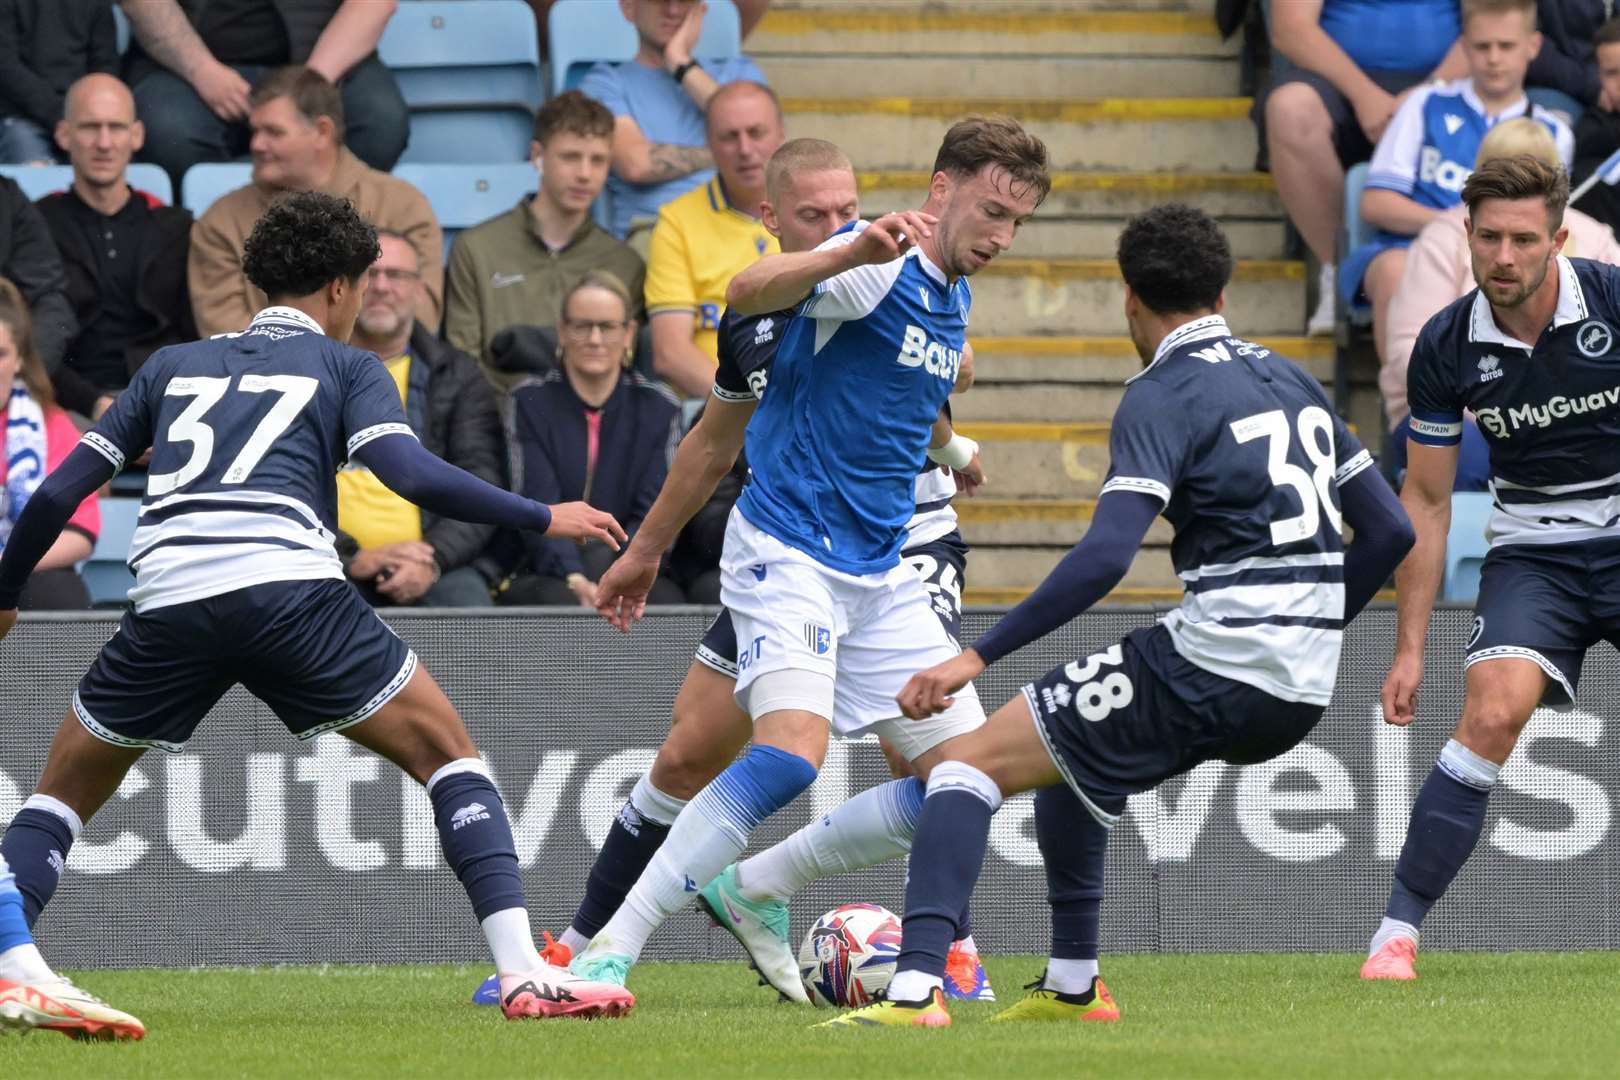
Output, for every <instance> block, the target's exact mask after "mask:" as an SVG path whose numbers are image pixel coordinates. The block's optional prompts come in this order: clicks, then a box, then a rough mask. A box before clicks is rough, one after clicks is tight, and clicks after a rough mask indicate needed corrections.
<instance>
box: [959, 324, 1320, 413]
mask: <svg viewBox="0 0 1620 1080" xmlns="http://www.w3.org/2000/svg"><path fill="white" fill-rule="evenodd" d="M1235 329H1237V331H1238V333H1239V334H1242V333H1245V331H1244V330H1243V329H1241V328H1235ZM971 341H972V343H973V369H974V376H975V378H976V380H977V382H976V384H975V388H974V390H973V391H972V392H970V393H969V394H968V395H967V396H968V397H970V398H971V397H972V396H973V394H974V393H977V392H978V390H979V389H982V388H984V387H987V386H994V385H999V384H1007V383H1013V384H1016V383H1114V384H1118V383H1123V382H1124V381H1125V380H1126V379H1128V378H1130V377H1131V376H1132V375H1134V374H1136V373H1137V372H1138V371H1140V370H1141V369H1142V361H1141V360H1140V359H1138V357H1137V355H1136V346H1134V345H1132V344H1131V339H1130V338H1127V337H1057V336H1054V337H1028V336H1017V337H989V336H984V337H980V336H972V337H971ZM1259 344H1261V345H1264V346H1265V347H1266V348H1268V349H1272V350H1274V351H1276V352H1279V353H1281V354H1282V355H1284V356H1286V357H1288V358H1289V359H1290V360H1293V361H1295V362H1296V363H1299V364H1301V365H1303V366H1304V367H1305V370H1307V371H1309V372H1310V373H1311V375H1312V376H1314V377H1315V378H1316V379H1317V381H1318V382H1321V383H1323V384H1327V383H1330V382H1331V381H1332V379H1333V339H1332V338H1306V337H1263V338H1261V339H1260V340H1259ZM953 400H954V401H962V400H964V399H962V398H956V399H953ZM1075 419H1079V418H1078V417H1076V418H1075Z"/></svg>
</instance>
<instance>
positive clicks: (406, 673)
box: [296, 651, 416, 742]
mask: <svg viewBox="0 0 1620 1080" xmlns="http://www.w3.org/2000/svg"><path fill="white" fill-rule="evenodd" d="M415 674H416V653H414V652H410V651H407V652H406V653H405V662H404V663H403V664H401V665H400V666H399V670H398V671H397V672H395V673H394V677H393V678H392V679H390V680H388V685H387V686H385V687H383V688H382V689H381V690H379V691H377V693H376V694H374V695H373V696H372V698H371V700H370V701H368V702H366V703H365V704H364V705H362V706H360V707H359V708H358V709H356V710H355V711H354V712H352V713H350V714H349V715H348V716H345V717H343V718H342V719H339V720H329V721H327V722H326V723H324V724H320V725H318V726H316V727H312V728H310V729H309V730H308V731H305V732H301V733H300V734H299V735H297V736H296V738H297V739H298V741H299V742H308V741H309V740H310V739H313V738H315V737H316V736H317V735H325V734H326V733H327V732H329V731H342V730H343V729H344V728H346V727H353V726H354V725H356V724H358V723H359V722H360V721H362V720H365V719H367V718H368V717H370V716H371V715H372V714H373V713H375V712H376V711H377V710H378V709H380V708H382V707H383V706H384V705H386V704H388V703H389V702H390V701H392V700H393V699H394V697H395V695H397V694H398V693H399V692H400V691H401V690H403V689H405V684H406V683H408V682H410V681H411V676H412V675H415Z"/></svg>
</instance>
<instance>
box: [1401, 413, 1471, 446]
mask: <svg viewBox="0 0 1620 1080" xmlns="http://www.w3.org/2000/svg"><path fill="white" fill-rule="evenodd" d="M1462 430H1463V419H1462V414H1461V413H1450V414H1447V413H1420V412H1417V411H1416V410H1414V411H1413V412H1412V422H1411V431H1412V440H1413V441H1414V442H1419V443H1422V444H1423V445H1424V446H1456V445H1457V444H1458V443H1460V442H1462Z"/></svg>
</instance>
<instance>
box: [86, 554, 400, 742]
mask: <svg viewBox="0 0 1620 1080" xmlns="http://www.w3.org/2000/svg"><path fill="white" fill-rule="evenodd" d="M415 671H416V654H415V653H413V652H411V650H410V649H409V648H408V647H407V646H406V644H405V643H404V642H403V641H401V640H400V639H399V637H398V635H396V634H395V633H394V632H393V631H392V630H390V629H389V628H388V624H387V623H385V622H383V621H382V619H380V618H378V617H377V613H376V612H375V611H373V610H372V609H371V607H370V605H368V604H367V603H366V602H365V601H364V600H362V599H360V594H359V593H357V592H356V591H355V589H354V586H352V585H350V584H349V583H348V582H346V581H338V580H335V579H322V580H319V581H274V582H267V583H265V584H262V585H250V586H248V587H247V588H245V589H237V590H235V591H233V592H228V593H222V594H221V595H219V596H210V597H206V598H204V599H202V600H193V601H191V602H190V603H186V604H174V605H172V606H170V607H162V608H158V609H157V610H155V611H148V612H146V613H145V614H144V615H143V614H138V613H136V612H134V611H131V612H128V613H126V614H125V615H124V618H123V621H122V622H120V623H119V624H118V632H117V633H115V634H114V635H113V636H112V640H110V641H108V642H107V644H105V645H103V646H102V647H101V652H100V653H99V654H98V655H97V656H96V659H95V662H94V663H92V664H91V665H90V670H89V671H87V672H86V673H85V676H84V678H83V679H82V680H80V682H79V690H78V692H77V693H76V694H74V695H73V711H74V712H75V713H76V714H77V715H78V717H79V721H80V722H81V723H82V724H84V726H85V728H86V729H87V730H88V731H89V732H90V734H92V735H94V736H96V737H97V738H99V739H102V740H104V741H106V742H109V743H113V744H114V745H117V746H155V747H157V748H158V749H159V750H167V751H169V752H170V753H179V752H180V751H181V750H182V749H183V748H184V745H185V742H186V740H187V739H189V738H191V733H192V732H193V731H195V730H196V729H197V725H198V724H199V723H201V722H202V718H203V717H204V716H206V715H207V714H208V710H209V709H211V708H213V707H214V703H215V702H216V701H218V700H219V699H220V697H221V696H223V695H224V693H225V691H227V690H229V689H230V688H231V687H232V686H234V685H236V684H237V683H241V684H242V685H243V686H245V687H246V688H247V689H248V692H249V693H251V694H253V696H254V697H257V698H258V699H259V700H260V701H262V702H264V703H265V704H266V705H268V706H270V708H271V710H272V711H273V712H275V714H276V716H277V717H278V718H280V720H281V722H282V723H284V724H286V725H287V730H289V731H291V732H292V733H293V734H294V735H296V736H298V738H300V739H311V738H314V737H315V736H316V735H320V734H323V733H325V732H328V731H337V730H338V729H340V728H345V727H349V726H351V725H353V724H358V723H359V722H360V721H362V720H364V719H366V717H368V716H370V715H371V714H372V713H374V712H376V711H377V710H378V709H380V708H382V707H383V705H385V704H386V703H387V702H388V701H389V699H391V698H392V697H393V696H394V695H395V694H397V693H399V692H400V690H402V689H404V687H405V684H406V683H407V682H409V681H410V679H411V676H412V674H414V673H415Z"/></svg>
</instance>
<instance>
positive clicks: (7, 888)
mask: <svg viewBox="0 0 1620 1080" xmlns="http://www.w3.org/2000/svg"><path fill="white" fill-rule="evenodd" d="M33 940H34V935H33V934H31V933H29V931H28V920H27V919H25V918H23V898H22V893H20V892H18V891H17V879H16V878H14V877H13V876H12V874H11V871H10V870H8V869H7V868H6V862H5V860H4V859H0V953H3V952H5V951H6V950H7V949H15V948H16V947H17V946H18V945H27V944H29V943H30V942H32V941H33Z"/></svg>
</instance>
